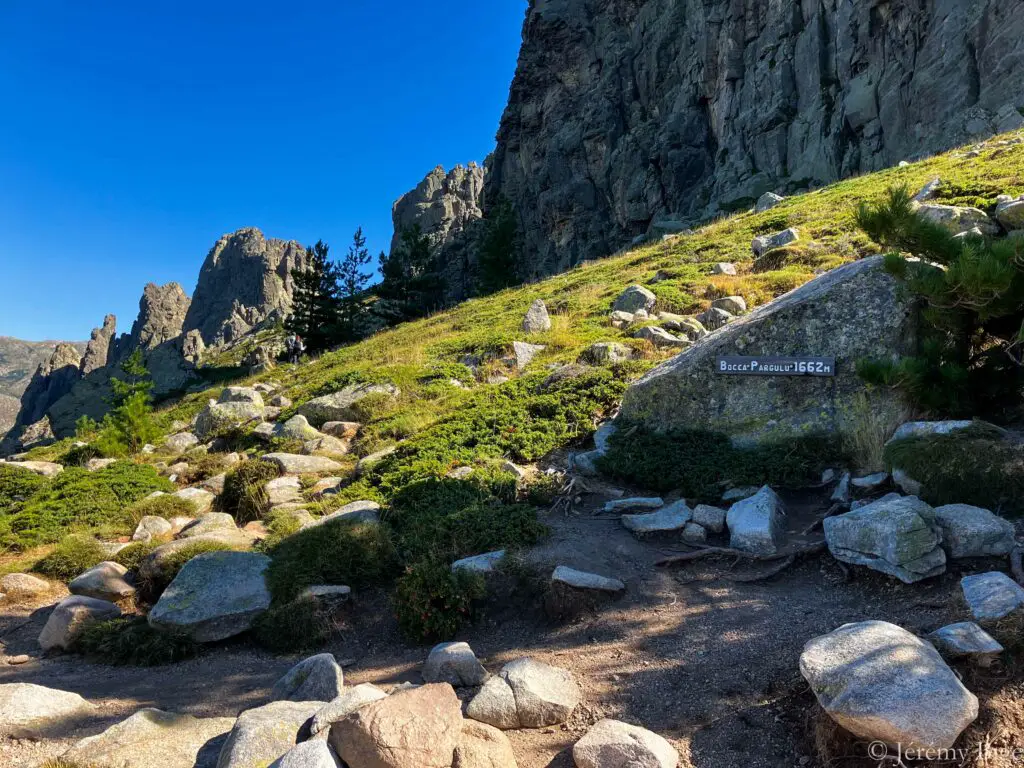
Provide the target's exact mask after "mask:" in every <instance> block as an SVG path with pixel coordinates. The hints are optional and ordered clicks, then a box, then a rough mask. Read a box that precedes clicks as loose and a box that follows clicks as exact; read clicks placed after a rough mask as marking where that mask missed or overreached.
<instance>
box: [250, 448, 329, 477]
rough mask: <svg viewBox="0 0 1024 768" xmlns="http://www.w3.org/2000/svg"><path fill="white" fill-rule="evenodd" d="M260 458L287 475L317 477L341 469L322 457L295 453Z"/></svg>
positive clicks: (275, 454)
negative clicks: (274, 465)
mask: <svg viewBox="0 0 1024 768" xmlns="http://www.w3.org/2000/svg"><path fill="white" fill-rule="evenodd" d="M260 458H262V459H263V460H264V461H269V462H272V463H274V464H276V465H277V466H278V467H280V469H281V471H282V472H284V473H285V474H287V475H306V474H309V475H319V474H325V473H328V472H335V473H336V472H338V471H340V470H341V469H343V467H342V465H341V464H339V463H338V462H336V461H333V460H332V459H327V458H324V457H323V456H302V455H300V454H296V453H267V454H264V455H263V456H261V457H260Z"/></svg>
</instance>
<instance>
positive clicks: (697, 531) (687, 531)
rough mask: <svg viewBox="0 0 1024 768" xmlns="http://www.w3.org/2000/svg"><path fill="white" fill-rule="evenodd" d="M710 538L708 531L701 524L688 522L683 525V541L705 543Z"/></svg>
mask: <svg viewBox="0 0 1024 768" xmlns="http://www.w3.org/2000/svg"><path fill="white" fill-rule="evenodd" d="M707 540H708V532H707V529H705V528H704V527H703V526H701V525H697V524H696V523H687V524H686V525H685V526H684V527H683V541H685V542H686V543H687V544H703V543H704V542H706V541H707Z"/></svg>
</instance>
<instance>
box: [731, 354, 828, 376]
mask: <svg viewBox="0 0 1024 768" xmlns="http://www.w3.org/2000/svg"><path fill="white" fill-rule="evenodd" d="M715 370H716V371H717V372H718V373H720V374H722V375H725V376H824V377H830V376H835V375H836V359H835V358H834V357H777V356H773V355H754V356H750V357H742V356H739V355H728V356H722V357H719V358H718V359H717V361H716V363H715Z"/></svg>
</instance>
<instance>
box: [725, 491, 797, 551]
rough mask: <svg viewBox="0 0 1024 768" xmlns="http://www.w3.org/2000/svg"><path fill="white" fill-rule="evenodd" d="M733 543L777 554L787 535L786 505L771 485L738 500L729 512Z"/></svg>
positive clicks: (727, 516)
mask: <svg viewBox="0 0 1024 768" xmlns="http://www.w3.org/2000/svg"><path fill="white" fill-rule="evenodd" d="M725 523H726V525H727V526H728V528H729V546H731V547H732V548H733V549H739V550H741V551H743V552H752V553H754V554H756V555H774V554H775V553H776V552H778V551H779V547H780V546H782V544H783V543H784V542H785V539H786V507H785V505H784V504H783V503H782V499H780V498H779V495H778V494H777V493H775V491H773V490H772V489H771V488H769V487H768V486H767V485H766V486H764V487H763V488H762V489H761V490H759V491H758V492H757V493H755V494H754V495H753V496H750V497H749V498H746V499H742V500H741V501H737V502H736V503H735V504H733V505H732V506H731V507H729V511H728V512H727V513H726V516H725Z"/></svg>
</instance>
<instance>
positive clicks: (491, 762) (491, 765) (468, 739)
mask: <svg viewBox="0 0 1024 768" xmlns="http://www.w3.org/2000/svg"><path fill="white" fill-rule="evenodd" d="M516 766H517V763H516V756H515V752H513V751H512V743H511V742H510V741H509V740H508V736H506V735H505V734H504V733H502V732H501V731H499V730H498V729H497V728H495V727H493V726H490V725H487V724H486V723H479V722H477V721H476V720H463V721H462V734H461V736H460V737H459V744H458V746H457V747H456V748H455V761H454V762H453V763H452V768H516Z"/></svg>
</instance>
